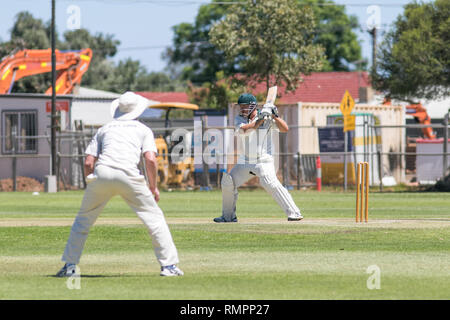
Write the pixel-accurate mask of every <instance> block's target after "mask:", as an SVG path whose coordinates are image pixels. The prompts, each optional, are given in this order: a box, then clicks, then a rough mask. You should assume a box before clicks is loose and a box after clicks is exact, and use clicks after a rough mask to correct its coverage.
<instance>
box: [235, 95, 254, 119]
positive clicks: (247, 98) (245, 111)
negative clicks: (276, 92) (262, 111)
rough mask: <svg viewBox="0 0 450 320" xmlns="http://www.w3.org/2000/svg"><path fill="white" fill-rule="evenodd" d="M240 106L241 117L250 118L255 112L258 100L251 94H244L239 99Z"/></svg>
mask: <svg viewBox="0 0 450 320" xmlns="http://www.w3.org/2000/svg"><path fill="white" fill-rule="evenodd" d="M237 103H238V105H239V108H240V110H239V115H240V116H241V117H245V118H247V117H249V116H250V114H251V113H252V112H253V110H255V108H256V106H257V104H258V102H257V101H256V98H255V96H254V95H252V94H251V93H243V94H241V95H240V96H239V99H238V102H237Z"/></svg>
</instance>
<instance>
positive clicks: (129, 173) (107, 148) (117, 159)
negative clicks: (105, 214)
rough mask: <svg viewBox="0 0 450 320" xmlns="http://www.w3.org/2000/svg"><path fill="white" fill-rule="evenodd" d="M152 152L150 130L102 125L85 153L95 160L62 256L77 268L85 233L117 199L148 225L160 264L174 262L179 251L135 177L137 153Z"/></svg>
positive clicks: (142, 180) (144, 185)
mask: <svg viewBox="0 0 450 320" xmlns="http://www.w3.org/2000/svg"><path fill="white" fill-rule="evenodd" d="M147 151H152V152H155V153H157V149H156V144H155V140H154V136H153V132H152V130H151V129H150V128H148V127H147V126H146V125H144V124H142V123H140V122H139V121H137V120H126V121H123V120H113V121H111V122H109V123H107V124H106V125H104V126H103V127H101V128H100V129H99V130H98V131H97V133H96V134H95V136H94V137H93V139H92V141H91V142H90V144H89V145H88V147H87V149H86V152H85V153H86V155H92V156H94V157H97V158H98V160H97V162H96V164H95V169H94V177H95V178H94V179H93V181H92V182H90V183H88V185H87V188H86V191H85V193H84V198H83V201H82V204H81V208H80V211H79V212H78V215H77V217H76V218H75V221H74V223H73V225H72V229H71V232H70V236H69V240H68V241H67V245H66V248H65V251H64V254H63V257H62V260H63V261H65V262H66V263H73V264H78V263H79V260H80V257H81V253H82V251H83V248H84V245H85V242H86V239H87V236H88V233H89V229H90V228H91V226H92V225H93V224H94V222H95V221H96V219H97V217H98V216H99V214H100V212H101V211H102V209H103V208H104V207H105V205H106V204H107V202H108V201H109V199H111V197H113V196H115V195H120V196H121V197H122V198H123V199H124V200H125V201H126V202H127V204H128V205H129V206H130V207H131V208H132V209H133V210H134V211H135V212H136V214H137V216H138V217H139V218H140V219H141V220H142V222H143V223H144V224H145V226H146V227H147V229H148V231H149V234H150V236H151V238H152V243H153V249H154V252H155V255H156V258H157V260H158V262H159V263H160V265H161V266H168V265H172V264H177V263H178V253H177V249H176V247H175V244H174V242H173V240H172V236H171V234H170V230H169V227H168V225H167V223H166V220H165V218H164V214H163V212H162V210H161V209H160V208H159V206H158V205H157V203H156V201H155V199H154V197H153V194H152V193H151V192H150V189H149V188H148V186H147V183H146V181H145V177H144V176H143V175H142V174H141V173H140V171H139V169H138V164H139V162H140V156H141V153H145V152H147Z"/></svg>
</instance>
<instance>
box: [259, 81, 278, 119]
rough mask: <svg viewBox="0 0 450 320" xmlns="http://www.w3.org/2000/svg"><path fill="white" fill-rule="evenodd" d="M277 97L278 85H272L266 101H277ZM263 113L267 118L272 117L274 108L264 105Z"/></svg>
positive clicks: (272, 102)
mask: <svg viewBox="0 0 450 320" xmlns="http://www.w3.org/2000/svg"><path fill="white" fill-rule="evenodd" d="M276 98H277V86H274V87H270V88H269V91H267V98H266V103H271V104H274V103H275V99H276ZM261 114H262V116H263V118H264V119H265V120H267V119H270V115H271V114H272V108H270V107H263V108H262V110H261Z"/></svg>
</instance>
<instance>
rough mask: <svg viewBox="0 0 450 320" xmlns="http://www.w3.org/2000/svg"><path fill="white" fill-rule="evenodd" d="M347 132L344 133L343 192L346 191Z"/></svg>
mask: <svg viewBox="0 0 450 320" xmlns="http://www.w3.org/2000/svg"><path fill="white" fill-rule="evenodd" d="M347 140H348V131H345V132H344V191H347V149H348V143H347Z"/></svg>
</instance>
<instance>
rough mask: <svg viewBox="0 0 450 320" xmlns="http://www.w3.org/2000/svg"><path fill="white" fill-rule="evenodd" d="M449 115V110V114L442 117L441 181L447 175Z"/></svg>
mask: <svg viewBox="0 0 450 320" xmlns="http://www.w3.org/2000/svg"><path fill="white" fill-rule="evenodd" d="M449 114H450V110H449V112H447V114H446V115H445V117H444V141H443V145H442V146H443V152H444V158H443V162H442V180H444V179H445V176H446V175H447V169H448V162H447V159H448V158H447V152H448V150H447V149H448V148H447V145H448V117H449Z"/></svg>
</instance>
